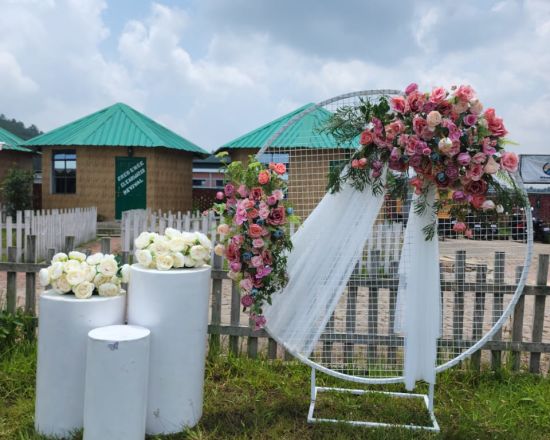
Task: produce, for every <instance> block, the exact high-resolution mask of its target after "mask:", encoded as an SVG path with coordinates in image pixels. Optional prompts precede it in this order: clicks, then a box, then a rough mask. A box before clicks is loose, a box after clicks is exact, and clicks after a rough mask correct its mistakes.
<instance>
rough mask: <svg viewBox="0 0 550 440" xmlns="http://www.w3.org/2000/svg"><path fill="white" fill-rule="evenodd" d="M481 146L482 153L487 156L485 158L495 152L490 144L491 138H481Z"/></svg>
mask: <svg viewBox="0 0 550 440" xmlns="http://www.w3.org/2000/svg"><path fill="white" fill-rule="evenodd" d="M481 145H482V147H483V148H482V149H483V152H484V153H485V154H486V155H487V156H490V155H493V154H495V153H496V152H497V150H496V149H495V147H494V146H493V145H492V142H491V138H489V137H485V138H483V141H482V143H481Z"/></svg>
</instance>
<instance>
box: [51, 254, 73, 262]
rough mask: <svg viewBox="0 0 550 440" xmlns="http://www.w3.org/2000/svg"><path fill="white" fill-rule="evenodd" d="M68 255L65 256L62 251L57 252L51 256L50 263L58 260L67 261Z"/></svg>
mask: <svg viewBox="0 0 550 440" xmlns="http://www.w3.org/2000/svg"><path fill="white" fill-rule="evenodd" d="M68 258H69V257H67V254H65V253H63V252H59V253H57V254H55V255H54V256H53V258H52V263H57V262H58V261H61V262H63V261H67V260H68Z"/></svg>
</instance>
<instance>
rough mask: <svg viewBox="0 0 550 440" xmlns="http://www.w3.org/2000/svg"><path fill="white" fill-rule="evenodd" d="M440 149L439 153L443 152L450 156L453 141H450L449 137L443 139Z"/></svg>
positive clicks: (440, 142)
mask: <svg viewBox="0 0 550 440" xmlns="http://www.w3.org/2000/svg"><path fill="white" fill-rule="evenodd" d="M438 147H439V151H441V152H442V153H443V154H449V152H450V151H451V148H453V141H452V140H450V139H449V138H448V137H445V138H441V139H440V141H439V144H438Z"/></svg>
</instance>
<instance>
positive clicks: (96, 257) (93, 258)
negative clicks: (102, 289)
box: [86, 252, 104, 266]
mask: <svg viewBox="0 0 550 440" xmlns="http://www.w3.org/2000/svg"><path fill="white" fill-rule="evenodd" d="M103 256H104V255H103V254H102V253H101V252H98V253H96V254H92V255H90V256H89V257H88V258H86V263H88V264H89V265H90V266H96V265H98V264H99V263H100V262H101V260H102V259H103Z"/></svg>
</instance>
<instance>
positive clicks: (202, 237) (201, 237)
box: [197, 232, 212, 249]
mask: <svg viewBox="0 0 550 440" xmlns="http://www.w3.org/2000/svg"><path fill="white" fill-rule="evenodd" d="M197 234H198V239H199V243H200V244H202V245H203V246H204V247H205V248H206V249H212V242H211V241H210V239H209V238H208V237H207V236H206V235H205V234H202V233H200V232H198V233H197Z"/></svg>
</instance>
